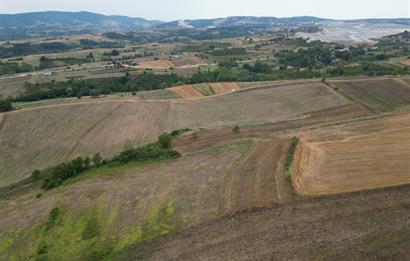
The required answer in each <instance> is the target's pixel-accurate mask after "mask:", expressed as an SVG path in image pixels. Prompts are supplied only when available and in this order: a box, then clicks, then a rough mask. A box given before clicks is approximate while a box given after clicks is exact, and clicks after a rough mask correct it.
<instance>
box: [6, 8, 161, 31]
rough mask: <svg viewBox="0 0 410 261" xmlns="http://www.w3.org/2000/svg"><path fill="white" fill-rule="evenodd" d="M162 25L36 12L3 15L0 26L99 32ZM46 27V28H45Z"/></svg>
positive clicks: (125, 18) (122, 18) (86, 14)
mask: <svg viewBox="0 0 410 261" xmlns="http://www.w3.org/2000/svg"><path fill="white" fill-rule="evenodd" d="M160 23H162V22H161V21H155V20H146V19H143V18H132V17H128V16H119V15H112V16H107V15H102V14H96V13H91V12H59V11H48V12H34V13H21V14H1V15H0V26H1V27H2V28H6V29H11V28H14V29H23V28H36V27H38V26H42V27H43V29H47V27H52V28H58V27H59V26H60V27H73V28H72V29H79V30H83V29H90V30H98V31H100V30H101V31H124V30H138V29H144V28H147V27H151V26H154V25H156V24H160ZM44 26H45V28H44Z"/></svg>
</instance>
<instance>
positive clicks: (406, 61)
mask: <svg viewBox="0 0 410 261" xmlns="http://www.w3.org/2000/svg"><path fill="white" fill-rule="evenodd" d="M400 63H401V64H403V65H406V66H410V59H408V60H405V61H401V62H400Z"/></svg>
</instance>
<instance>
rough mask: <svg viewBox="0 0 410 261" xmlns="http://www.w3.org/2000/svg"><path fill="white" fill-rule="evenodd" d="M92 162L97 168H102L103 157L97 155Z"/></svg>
mask: <svg viewBox="0 0 410 261" xmlns="http://www.w3.org/2000/svg"><path fill="white" fill-rule="evenodd" d="M91 161H92V162H93V164H94V166H95V167H99V166H101V163H102V157H101V155H100V153H99V152H98V153H95V154H94V156H93V157H92V159H91Z"/></svg>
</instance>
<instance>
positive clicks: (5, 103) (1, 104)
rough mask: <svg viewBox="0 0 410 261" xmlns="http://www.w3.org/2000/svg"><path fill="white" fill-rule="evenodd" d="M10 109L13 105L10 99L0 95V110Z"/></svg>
mask: <svg viewBox="0 0 410 261" xmlns="http://www.w3.org/2000/svg"><path fill="white" fill-rule="evenodd" d="M11 110H13V105H12V104H11V101H10V100H8V99H3V98H2V97H1V96H0V112H6V111H11Z"/></svg>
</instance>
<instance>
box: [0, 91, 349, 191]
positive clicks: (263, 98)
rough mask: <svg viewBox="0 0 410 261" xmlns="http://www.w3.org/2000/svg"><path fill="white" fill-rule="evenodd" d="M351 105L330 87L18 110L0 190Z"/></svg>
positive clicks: (2, 141)
mask: <svg viewBox="0 0 410 261" xmlns="http://www.w3.org/2000/svg"><path fill="white" fill-rule="evenodd" d="M302 97H303V99H302ZM346 104H347V102H346V100H344V99H342V98H340V97H338V96H337V95H336V96H335V95H334V94H333V93H332V92H331V91H329V90H328V89H327V88H326V87H324V86H323V85H321V84H306V85H294V86H286V87H276V88H272V89H262V90H256V89H255V90H253V91H250V92H244V93H240V92H237V93H232V94H228V95H223V96H216V97H206V98H203V99H192V100H189V99H187V100H165V101H140V100H131V99H130V100H121V99H117V100H111V101H110V100H101V101H98V100H97V101H93V100H91V101H87V102H84V103H72V104H58V105H46V106H44V107H38V108H30V109H26V110H19V111H15V112H11V113H7V117H6V118H5V120H4V121H3V124H2V128H1V129H0V153H1V158H0V177H1V180H0V186H1V185H6V184H10V183H12V182H14V181H17V180H19V179H21V178H23V177H26V176H27V175H28V174H30V173H31V171H33V170H35V169H39V168H40V169H41V168H45V167H49V166H51V165H53V164H56V163H59V162H61V161H64V160H67V159H72V158H74V157H76V156H79V155H83V156H86V155H92V154H94V153H96V152H101V153H102V154H103V155H104V156H108V155H112V154H113V153H116V152H117V151H119V150H120V149H121V145H122V144H123V143H124V141H125V140H127V139H129V140H131V141H132V142H133V143H134V144H135V145H140V144H144V143H147V142H152V141H154V140H155V139H156V138H157V137H158V135H160V134H161V133H162V132H163V131H172V130H175V129H180V128H194V129H199V128H221V127H227V126H228V127H230V126H235V125H240V126H245V125H255V124H266V123H272V122H278V121H285V120H289V119H297V118H303V117H309V114H310V112H314V111H317V110H322V109H327V108H328V109H330V108H335V107H339V106H343V105H346ZM231 128H232V127H231Z"/></svg>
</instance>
